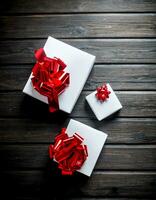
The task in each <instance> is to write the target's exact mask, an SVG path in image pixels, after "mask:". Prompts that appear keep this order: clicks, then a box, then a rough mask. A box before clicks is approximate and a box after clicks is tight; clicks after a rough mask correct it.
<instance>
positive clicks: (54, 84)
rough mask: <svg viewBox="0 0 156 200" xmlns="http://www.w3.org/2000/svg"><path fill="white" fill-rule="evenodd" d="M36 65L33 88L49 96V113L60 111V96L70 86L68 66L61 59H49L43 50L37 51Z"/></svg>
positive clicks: (33, 70)
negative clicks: (65, 70) (66, 69)
mask: <svg viewBox="0 0 156 200" xmlns="http://www.w3.org/2000/svg"><path fill="white" fill-rule="evenodd" d="M35 58H36V60H37V62H36V64H35V65H34V67H33V69H32V79H31V80H32V84H33V87H34V88H35V89H36V90H37V91H38V92H39V93H40V94H42V95H44V96H47V98H48V103H49V111H50V112H55V111H57V110H58V109H59V102H58V96H59V95H60V94H61V93H62V92H63V91H64V90H65V88H66V87H67V86H68V85H69V73H65V72H64V69H65V68H66V64H65V63H64V62H63V61H62V60H61V59H60V58H56V57H54V58H48V57H47V56H46V54H45V52H44V49H43V48H40V49H38V50H36V51H35Z"/></svg>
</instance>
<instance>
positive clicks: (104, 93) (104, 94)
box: [95, 84, 111, 101]
mask: <svg viewBox="0 0 156 200" xmlns="http://www.w3.org/2000/svg"><path fill="white" fill-rule="evenodd" d="M96 91H97V92H96V94H95V95H96V98H97V99H98V100H99V101H105V100H106V99H108V98H109V94H110V93H111V92H110V91H109V90H108V88H107V85H106V84H103V85H102V86H100V87H98V88H97V89H96Z"/></svg>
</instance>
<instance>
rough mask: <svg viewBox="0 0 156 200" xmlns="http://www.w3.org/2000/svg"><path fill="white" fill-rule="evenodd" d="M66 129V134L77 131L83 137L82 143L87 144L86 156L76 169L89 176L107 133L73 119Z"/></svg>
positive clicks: (69, 134)
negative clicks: (79, 167) (78, 168)
mask: <svg viewBox="0 0 156 200" xmlns="http://www.w3.org/2000/svg"><path fill="white" fill-rule="evenodd" d="M66 131H67V134H68V136H72V135H73V134H74V133H78V134H79V135H80V136H81V137H83V138H84V141H83V143H84V144H85V145H87V149H88V157H87V159H86V161H85V162H84V164H83V165H82V167H81V169H80V170H77V171H78V172H81V173H82V174H85V175H87V176H90V175H91V173H92V171H93V169H94V166H95V164H96V162H97V159H98V157H99V155H100V152H101V150H102V147H103V145H104V143H105V141H106V138H107V134H106V133H104V132H102V131H99V130H96V129H94V128H91V127H90V126H87V125H85V124H83V123H80V122H78V121H75V120H73V119H71V120H70V122H69V124H68V126H67V130H66Z"/></svg>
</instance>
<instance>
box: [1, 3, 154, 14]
mask: <svg viewBox="0 0 156 200" xmlns="http://www.w3.org/2000/svg"><path fill="white" fill-rule="evenodd" d="M155 9H156V2H155V0H148V1H147V0H135V1H134V0H111V1H110V0H81V1H79V0H75V1H74V3H73V1H72V0H68V1H64V0H59V1H54V0H51V1H49V0H44V3H43V1H42V0H32V1H24V0H14V1H11V0H5V1H4V2H3V4H1V7H0V11H1V12H3V13H62V12H63V13H66V12H67V13H68V12H72V13H73V12H74V13H76V12H82V13H84V12H155Z"/></svg>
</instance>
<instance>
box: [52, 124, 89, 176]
mask: <svg viewBox="0 0 156 200" xmlns="http://www.w3.org/2000/svg"><path fill="white" fill-rule="evenodd" d="M82 142H83V138H82V137H81V136H80V135H79V134H77V133H75V134H74V135H73V136H71V137H69V136H68V135H67V133H66V128H63V129H62V130H61V133H59V134H58V135H57V136H56V137H55V143H54V145H52V144H51V145H50V146H49V157H50V159H54V160H55V161H56V162H58V167H59V168H60V169H61V171H62V175H72V174H73V173H74V172H75V171H76V170H78V169H80V168H81V167H82V165H83V163H84V162H85V160H86V159H87V156H88V152H87V146H86V145H83V144H82Z"/></svg>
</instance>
